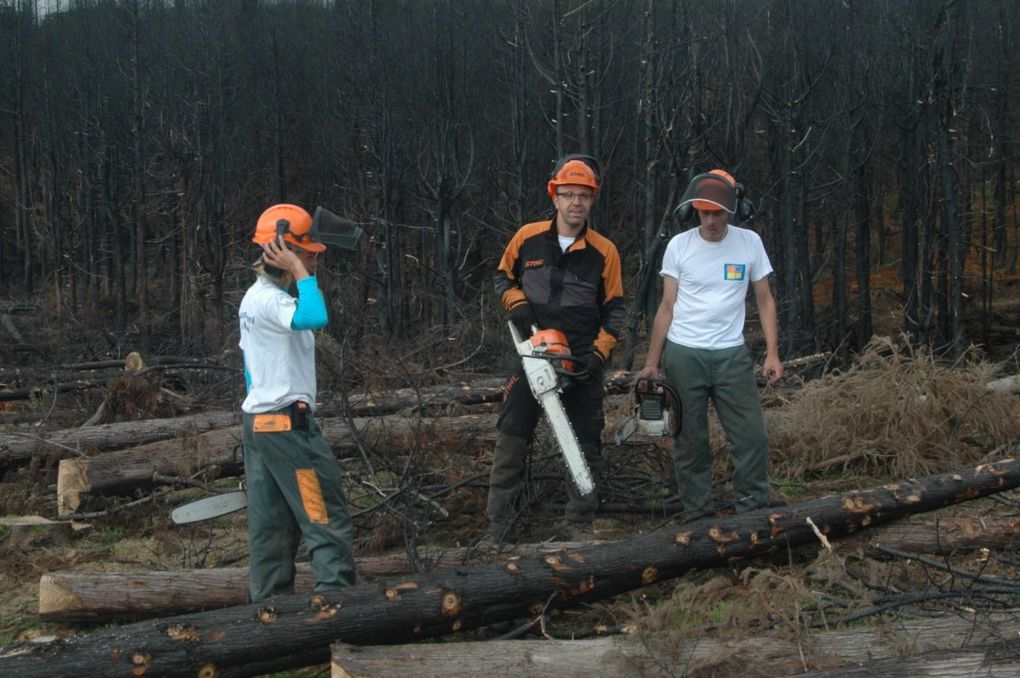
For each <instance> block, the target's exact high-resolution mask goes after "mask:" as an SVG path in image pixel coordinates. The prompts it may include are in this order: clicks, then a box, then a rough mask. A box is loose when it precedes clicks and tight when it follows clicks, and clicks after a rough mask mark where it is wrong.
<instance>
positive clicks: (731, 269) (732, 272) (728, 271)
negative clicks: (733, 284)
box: [723, 264, 747, 280]
mask: <svg viewBox="0 0 1020 678" xmlns="http://www.w3.org/2000/svg"><path fill="white" fill-rule="evenodd" d="M746 271H747V264H725V265H724V272H723V280H743V279H744V274H745V272H746Z"/></svg>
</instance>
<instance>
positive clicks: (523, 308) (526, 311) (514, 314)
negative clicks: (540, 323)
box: [510, 303, 535, 339]
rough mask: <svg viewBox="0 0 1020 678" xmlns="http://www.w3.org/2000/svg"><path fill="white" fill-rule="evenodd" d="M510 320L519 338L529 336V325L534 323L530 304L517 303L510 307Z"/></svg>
mask: <svg viewBox="0 0 1020 678" xmlns="http://www.w3.org/2000/svg"><path fill="white" fill-rule="evenodd" d="M510 322H512V323H513V324H514V327H516V328H517V332H518V333H520V335H521V339H527V338H528V337H530V336H531V334H532V333H531V326H532V325H534V324H535V316H534V315H533V314H532V312H531V305H530V304H528V303H523V304H517V305H516V306H514V307H513V308H511V309H510Z"/></svg>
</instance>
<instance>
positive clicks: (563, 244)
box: [556, 235, 577, 252]
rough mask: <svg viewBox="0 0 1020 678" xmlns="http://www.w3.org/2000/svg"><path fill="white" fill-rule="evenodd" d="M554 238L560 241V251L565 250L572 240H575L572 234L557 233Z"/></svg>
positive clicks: (571, 243)
mask: <svg viewBox="0 0 1020 678" xmlns="http://www.w3.org/2000/svg"><path fill="white" fill-rule="evenodd" d="M556 239H557V240H559V241H560V252H566V251H567V249H569V248H570V246H571V245H573V244H574V241H575V240H577V237H576V236H572V235H570V236H567V235H557V236H556Z"/></svg>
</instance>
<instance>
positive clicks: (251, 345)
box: [238, 276, 315, 414]
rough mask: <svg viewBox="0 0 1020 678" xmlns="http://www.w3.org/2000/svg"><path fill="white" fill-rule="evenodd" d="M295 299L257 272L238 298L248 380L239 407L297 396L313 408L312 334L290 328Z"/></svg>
mask: <svg viewBox="0 0 1020 678" xmlns="http://www.w3.org/2000/svg"><path fill="white" fill-rule="evenodd" d="M296 309H297V302H296V300H295V299H294V298H293V297H292V296H290V295H289V294H287V292H285V291H284V290H282V289H280V287H279V286H277V285H275V284H273V283H272V282H271V281H270V280H268V279H267V278H265V277H263V276H259V279H258V280H257V281H256V282H255V284H254V285H252V286H251V287H249V288H248V291H247V292H246V293H245V295H244V299H242V300H241V307H240V309H239V311H238V316H239V317H240V320H241V341H240V342H239V343H240V346H241V350H242V351H243V352H244V367H245V370H246V371H247V373H248V376H249V377H250V379H251V384H250V386H249V388H248V396H247V397H246V398H245V399H244V402H243V403H241V409H242V410H244V411H245V412H248V413H249V414H260V413H262V412H271V411H273V410H278V409H281V408H283V407H286V406H287V405H290V404H291V403H293V402H294V401H296V400H303V401H305V402H306V403H308V404H309V405H310V406H311V407H313V408H314V407H315V336H314V334H312V331H311V330H300V331H295V330H292V329H291V328H290V321H291V319H292V318H293V317H294V311H295V310H296Z"/></svg>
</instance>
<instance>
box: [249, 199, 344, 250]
mask: <svg viewBox="0 0 1020 678" xmlns="http://www.w3.org/2000/svg"><path fill="white" fill-rule="evenodd" d="M311 231H312V215H310V214H309V213H308V212H307V211H305V210H304V209H302V208H300V207H298V206H297V205H289V204H286V203H282V204H279V205H273V206H272V207H270V208H269V209H267V210H266V211H265V212H263V213H262V215H261V216H260V217H259V220H258V222H257V223H256V224H255V235H253V236H252V238H251V241H252V242H253V243H255V244H257V245H266V244H268V243H270V242H272V241H273V240H275V239H276V236H278V235H282V236H283V241H284V242H285V243H288V244H290V245H295V246H296V247H300V248H301V249H303V250H307V251H309V252H325V251H326V245H325V244H324V243H323V242H322V241H321V240H319V237H318V234H316V233H313V232H311Z"/></svg>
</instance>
